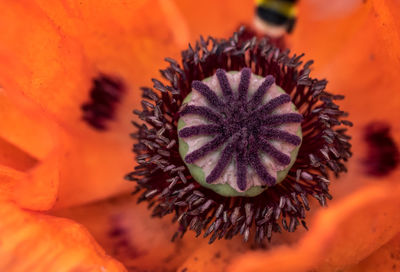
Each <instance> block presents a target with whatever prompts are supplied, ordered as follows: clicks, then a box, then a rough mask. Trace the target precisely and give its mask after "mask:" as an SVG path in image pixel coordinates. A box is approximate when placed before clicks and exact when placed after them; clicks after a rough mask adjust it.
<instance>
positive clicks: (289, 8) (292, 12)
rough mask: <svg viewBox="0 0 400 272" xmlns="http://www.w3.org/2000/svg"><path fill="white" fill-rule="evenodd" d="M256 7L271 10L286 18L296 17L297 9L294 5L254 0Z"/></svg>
mask: <svg viewBox="0 0 400 272" xmlns="http://www.w3.org/2000/svg"><path fill="white" fill-rule="evenodd" d="M256 5H257V7H263V8H266V9H270V10H273V11H275V12H277V13H279V14H282V15H283V16H285V17H287V18H294V17H296V13H297V9H296V5H295V4H294V3H289V2H284V1H279V0H256Z"/></svg>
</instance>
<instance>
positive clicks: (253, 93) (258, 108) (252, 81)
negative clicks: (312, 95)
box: [178, 68, 303, 196]
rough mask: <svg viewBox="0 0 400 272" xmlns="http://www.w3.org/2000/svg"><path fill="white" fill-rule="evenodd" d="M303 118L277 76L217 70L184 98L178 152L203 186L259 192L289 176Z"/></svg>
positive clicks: (239, 192) (223, 190)
mask: <svg viewBox="0 0 400 272" xmlns="http://www.w3.org/2000/svg"><path fill="white" fill-rule="evenodd" d="M302 119H303V118H302V115H301V114H299V113H298V112H297V110H296V108H295V106H294V104H293V103H292V102H291V98H290V96H289V95H288V94H286V93H285V92H284V91H283V90H282V89H281V88H280V87H279V86H277V85H276V84H275V83H274V77H273V76H271V75H269V76H267V77H265V78H262V77H259V76H256V75H254V74H252V73H251V70H250V69H249V68H244V69H243V70H242V71H240V72H236V71H231V72H228V73H226V72H225V71H224V70H221V69H218V70H217V72H216V73H215V74H214V75H213V76H212V77H210V78H207V79H204V80H203V81H193V83H192V92H191V93H190V94H189V95H188V96H187V97H186V98H185V100H184V101H183V105H182V107H181V111H180V119H179V122H178V131H179V132H178V135H179V141H180V142H179V150H180V154H181V157H182V158H183V159H184V161H185V163H186V165H187V166H188V168H189V171H190V172H191V174H192V176H193V177H194V178H195V180H196V181H197V182H198V183H200V184H201V185H202V186H205V187H207V188H210V189H212V190H214V191H215V192H217V193H219V194H221V195H224V196H255V195H258V194H260V193H261V192H263V191H264V190H265V189H266V188H267V187H270V186H274V185H276V184H277V183H279V182H280V181H282V180H283V179H284V178H285V176H286V175H287V173H288V171H289V169H290V168H291V166H292V165H293V163H294V161H295V160H296V157H297V152H298V150H299V147H300V143H301V125H300V123H301V121H302Z"/></svg>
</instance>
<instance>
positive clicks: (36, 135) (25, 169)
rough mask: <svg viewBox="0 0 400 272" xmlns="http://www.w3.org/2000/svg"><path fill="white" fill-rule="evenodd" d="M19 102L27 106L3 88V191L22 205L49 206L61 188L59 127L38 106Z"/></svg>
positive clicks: (0, 161)
mask: <svg viewBox="0 0 400 272" xmlns="http://www.w3.org/2000/svg"><path fill="white" fill-rule="evenodd" d="M19 102H20V103H21V104H24V109H21V106H22V105H21V104H20V105H16V104H12V103H11V102H10V99H9V97H7V96H5V93H4V91H3V92H0V117H1V120H2V122H1V124H0V131H1V132H0V146H1V149H0V150H1V155H0V169H1V170H0V195H2V196H7V197H8V198H10V199H12V200H13V201H15V202H17V203H18V204H19V205H20V206H21V207H23V208H27V209H32V210H47V209H50V208H51V207H53V205H54V203H55V201H56V198H57V191H58V181H59V166H58V162H59V159H58V158H59V155H60V154H59V150H58V148H57V144H56V138H57V136H56V135H57V129H56V126H55V125H54V123H52V122H51V121H50V120H49V119H48V118H46V117H45V115H44V114H43V113H42V112H41V111H40V110H39V109H37V108H35V107H29V106H28V105H27V104H26V103H25V102H26V101H25V100H24V99H22V98H21V99H20V100H19Z"/></svg>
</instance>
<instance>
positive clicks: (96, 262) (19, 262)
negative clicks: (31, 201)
mask: <svg viewBox="0 0 400 272" xmlns="http://www.w3.org/2000/svg"><path fill="white" fill-rule="evenodd" d="M0 217H1V218H2V220H1V221H0V237H1V238H0V270H1V271H9V272H14V271H15V272H17V271H32V272H33V271H126V270H125V268H124V267H123V266H122V265H121V264H120V263H118V262H117V261H115V260H113V259H112V258H110V257H109V256H107V255H106V254H105V253H104V251H103V249H101V247H100V246H99V245H98V244H97V243H96V242H95V241H94V240H93V238H92V237H91V236H90V235H89V233H88V232H87V231H86V230H85V229H84V228H83V227H82V226H80V225H78V224H76V223H73V222H71V221H70V220H67V219H61V218H55V217H51V216H47V215H41V214H38V213H33V212H26V211H23V210H21V209H19V208H17V207H16V206H15V205H13V204H10V203H8V202H4V201H1V205H0Z"/></svg>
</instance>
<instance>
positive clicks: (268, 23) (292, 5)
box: [254, 0, 297, 37]
mask: <svg viewBox="0 0 400 272" xmlns="http://www.w3.org/2000/svg"><path fill="white" fill-rule="evenodd" d="M296 2H297V0H256V10H255V19H254V24H255V26H256V27H257V28H258V29H259V30H261V31H263V32H265V33H267V34H268V35H270V36H275V37H277V36H281V35H283V34H284V33H285V32H287V33H290V32H291V31H292V30H293V27H294V25H295V22H296Z"/></svg>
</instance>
